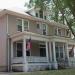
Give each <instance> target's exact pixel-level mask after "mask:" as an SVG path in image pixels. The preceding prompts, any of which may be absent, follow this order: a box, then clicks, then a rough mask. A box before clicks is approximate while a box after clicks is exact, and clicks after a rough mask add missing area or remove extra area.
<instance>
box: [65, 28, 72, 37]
mask: <svg viewBox="0 0 75 75" xmlns="http://www.w3.org/2000/svg"><path fill="white" fill-rule="evenodd" d="M66 36H67V37H70V36H71V32H70V30H69V29H67V30H66Z"/></svg>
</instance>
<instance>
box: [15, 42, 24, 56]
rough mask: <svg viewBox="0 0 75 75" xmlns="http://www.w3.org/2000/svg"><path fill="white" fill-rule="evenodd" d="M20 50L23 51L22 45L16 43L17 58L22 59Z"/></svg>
mask: <svg viewBox="0 0 75 75" xmlns="http://www.w3.org/2000/svg"><path fill="white" fill-rule="evenodd" d="M22 50H23V47H22V43H16V51H17V57H22V55H23V53H22Z"/></svg>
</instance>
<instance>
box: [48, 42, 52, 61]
mask: <svg viewBox="0 0 75 75" xmlns="http://www.w3.org/2000/svg"><path fill="white" fill-rule="evenodd" d="M49 55H50V56H49V58H50V62H52V51H51V42H49Z"/></svg>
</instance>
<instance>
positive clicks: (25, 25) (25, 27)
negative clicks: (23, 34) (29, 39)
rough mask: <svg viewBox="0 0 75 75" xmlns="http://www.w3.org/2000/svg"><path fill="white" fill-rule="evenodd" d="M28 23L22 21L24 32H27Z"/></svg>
mask: <svg viewBox="0 0 75 75" xmlns="http://www.w3.org/2000/svg"><path fill="white" fill-rule="evenodd" d="M28 25H29V24H28V21H25V20H24V31H28V30H29V26H28Z"/></svg>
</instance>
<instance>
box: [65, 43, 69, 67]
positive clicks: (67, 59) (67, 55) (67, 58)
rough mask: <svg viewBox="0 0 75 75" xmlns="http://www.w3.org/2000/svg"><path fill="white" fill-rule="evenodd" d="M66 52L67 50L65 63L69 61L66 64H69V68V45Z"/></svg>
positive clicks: (66, 45) (66, 46)
mask: <svg viewBox="0 0 75 75" xmlns="http://www.w3.org/2000/svg"><path fill="white" fill-rule="evenodd" d="M65 50H66V55H65V56H66V59H65V61H67V62H66V63H67V64H68V66H69V50H68V43H66V44H65Z"/></svg>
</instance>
